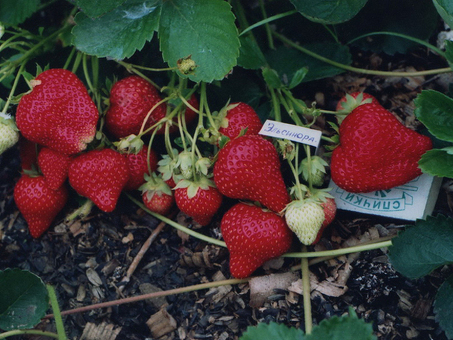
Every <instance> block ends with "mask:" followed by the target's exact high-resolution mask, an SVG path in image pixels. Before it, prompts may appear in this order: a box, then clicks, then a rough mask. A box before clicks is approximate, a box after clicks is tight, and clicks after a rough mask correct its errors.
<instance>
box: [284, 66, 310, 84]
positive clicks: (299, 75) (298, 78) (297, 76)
mask: <svg viewBox="0 0 453 340" xmlns="http://www.w3.org/2000/svg"><path fill="white" fill-rule="evenodd" d="M307 72H308V68H306V67H302V68H300V69H298V70H297V71H296V72H295V73H294V75H293V77H292V78H291V81H290V83H289V85H288V87H289V88H290V89H292V88H295V87H296V86H297V85H299V84H300V83H302V81H303V80H304V78H305V76H306V75H307Z"/></svg>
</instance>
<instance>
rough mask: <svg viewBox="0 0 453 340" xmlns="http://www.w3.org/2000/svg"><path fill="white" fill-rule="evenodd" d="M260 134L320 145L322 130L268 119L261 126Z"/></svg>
mask: <svg viewBox="0 0 453 340" xmlns="http://www.w3.org/2000/svg"><path fill="white" fill-rule="evenodd" d="M259 134H260V135H265V136H269V137H275V138H282V139H289V140H292V141H293V142H298V143H302V144H308V145H311V146H314V147H318V145H319V142H320V141H321V135H322V132H321V131H319V130H314V129H309V128H306V127H302V126H297V125H292V124H287V123H281V122H276V121H274V120H269V119H268V120H266V121H265V122H264V124H263V127H262V128H261V130H260V132H259Z"/></svg>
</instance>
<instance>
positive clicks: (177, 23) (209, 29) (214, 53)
mask: <svg viewBox="0 0 453 340" xmlns="http://www.w3.org/2000/svg"><path fill="white" fill-rule="evenodd" d="M159 43H160V49H161V51H162V55H163V58H164V60H165V61H166V62H167V63H168V64H169V65H170V66H171V67H176V66H177V65H178V61H180V60H181V59H184V58H188V57H190V58H191V60H192V61H194V62H195V64H196V68H195V71H194V73H192V74H188V75H183V74H181V73H180V72H179V74H180V75H181V76H183V77H189V79H191V80H192V81H195V82H200V81H205V82H212V81H213V80H220V79H223V78H224V77H225V76H226V75H227V74H228V73H229V72H230V71H231V70H232V69H233V67H234V66H236V63H237V58H238V56H239V37H238V31H237V28H236V25H235V17H234V15H233V13H232V11H231V7H230V5H229V4H228V3H227V2H226V1H223V0H167V1H164V2H163V5H162V15H161V18H160V25H159Z"/></svg>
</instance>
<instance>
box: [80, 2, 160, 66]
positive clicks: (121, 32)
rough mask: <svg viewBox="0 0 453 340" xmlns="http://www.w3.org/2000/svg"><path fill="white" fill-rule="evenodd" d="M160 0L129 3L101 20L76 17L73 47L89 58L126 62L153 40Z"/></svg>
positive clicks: (84, 16) (81, 15)
mask: <svg viewBox="0 0 453 340" xmlns="http://www.w3.org/2000/svg"><path fill="white" fill-rule="evenodd" d="M159 3H160V1H159V0H152V1H143V0H126V1H125V2H124V3H123V4H122V5H121V6H119V7H117V8H115V9H114V10H113V11H111V12H109V13H107V14H105V15H103V16H102V17H99V18H96V19H91V18H89V17H88V16H87V15H85V14H83V13H78V14H77V15H76V17H75V22H76V24H77V25H76V26H75V27H74V28H73V30H72V33H73V35H74V37H75V39H74V45H75V46H76V47H77V49H79V50H81V51H82V52H85V53H87V54H91V55H95V56H98V57H109V58H112V59H124V58H128V57H130V56H132V55H133V54H134V53H135V51H137V50H141V49H142V48H143V46H144V45H145V43H146V42H147V41H149V40H151V39H152V37H153V34H154V31H155V30H156V29H157V27H158V24H159V16H160V9H161V7H160V6H159Z"/></svg>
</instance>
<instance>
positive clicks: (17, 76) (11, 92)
mask: <svg viewBox="0 0 453 340" xmlns="http://www.w3.org/2000/svg"><path fill="white" fill-rule="evenodd" d="M26 64H27V63H26V62H24V63H22V65H20V68H19V71H17V74H16V78H15V79H14V83H13V86H12V87H11V91H9V95H8V99H7V100H6V103H5V106H4V107H3V110H2V113H6V111H8V107H9V103H10V102H11V100H12V99H13V96H14V92H15V91H16V88H17V84H18V83H19V79H20V77H21V76H22V72H23V71H24V68H25V65H26Z"/></svg>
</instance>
